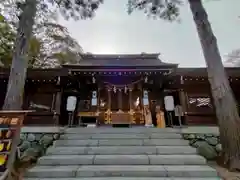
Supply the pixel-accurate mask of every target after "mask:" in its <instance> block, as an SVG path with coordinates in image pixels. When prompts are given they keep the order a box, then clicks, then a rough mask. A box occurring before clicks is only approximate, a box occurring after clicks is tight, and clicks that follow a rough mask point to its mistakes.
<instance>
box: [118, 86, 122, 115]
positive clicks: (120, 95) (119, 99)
mask: <svg viewBox="0 0 240 180" xmlns="http://www.w3.org/2000/svg"><path fill="white" fill-rule="evenodd" d="M118 109H119V110H120V109H121V110H122V89H118Z"/></svg>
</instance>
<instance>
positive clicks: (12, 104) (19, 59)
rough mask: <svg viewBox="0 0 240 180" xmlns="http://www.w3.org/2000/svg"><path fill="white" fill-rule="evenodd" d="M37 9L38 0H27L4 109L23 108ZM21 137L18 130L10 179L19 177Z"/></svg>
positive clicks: (10, 159) (18, 33)
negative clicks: (16, 170) (16, 163)
mask: <svg viewBox="0 0 240 180" xmlns="http://www.w3.org/2000/svg"><path fill="white" fill-rule="evenodd" d="M36 10H37V0H26V1H25V4H24V5H23V7H22V13H21V16H20V19H19V23H18V29H17V38H16V42H15V48H14V52H13V60H12V66H11V71H10V75H9V80H8V87H7V94H6V97H5V101H4V106H3V109H4V110H20V109H21V108H22V103H23V94H24V86H25V79H26V71H27V67H28V58H27V51H28V46H29V40H30V38H31V35H32V29H33V24H34V17H35V15H36ZM19 139H20V132H18V131H17V132H16V134H15V136H14V137H13V140H12V147H11V152H10V155H9V159H8V164H7V168H8V171H9V174H8V180H12V179H18V178H19V177H14V175H13V172H14V161H15V157H16V151H17V145H18V143H19Z"/></svg>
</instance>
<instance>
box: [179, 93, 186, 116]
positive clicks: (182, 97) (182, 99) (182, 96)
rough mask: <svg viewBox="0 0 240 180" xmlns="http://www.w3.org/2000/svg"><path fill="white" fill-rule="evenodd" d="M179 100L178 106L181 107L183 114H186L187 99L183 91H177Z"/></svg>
mask: <svg viewBox="0 0 240 180" xmlns="http://www.w3.org/2000/svg"><path fill="white" fill-rule="evenodd" d="M178 93H179V100H180V105H181V106H182V110H183V113H184V114H185V112H187V98H186V93H185V92H184V90H183V89H180V90H179V92H178Z"/></svg>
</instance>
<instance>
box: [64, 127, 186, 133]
mask: <svg viewBox="0 0 240 180" xmlns="http://www.w3.org/2000/svg"><path fill="white" fill-rule="evenodd" d="M64 132H65V133H67V134H68V133H71V134H118V133H120V134H125V133H132V134H141V133H154V132H155V133H181V129H179V128H146V127H134V128H107V127H106V128H104V127H101V128H81V127H78V128H67V129H65V130H64Z"/></svg>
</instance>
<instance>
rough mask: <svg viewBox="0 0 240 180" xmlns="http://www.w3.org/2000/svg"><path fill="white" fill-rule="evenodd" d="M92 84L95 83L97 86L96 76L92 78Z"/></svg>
mask: <svg viewBox="0 0 240 180" xmlns="http://www.w3.org/2000/svg"><path fill="white" fill-rule="evenodd" d="M92 83H93V84H95V83H96V79H95V77H94V76H93V77H92Z"/></svg>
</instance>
